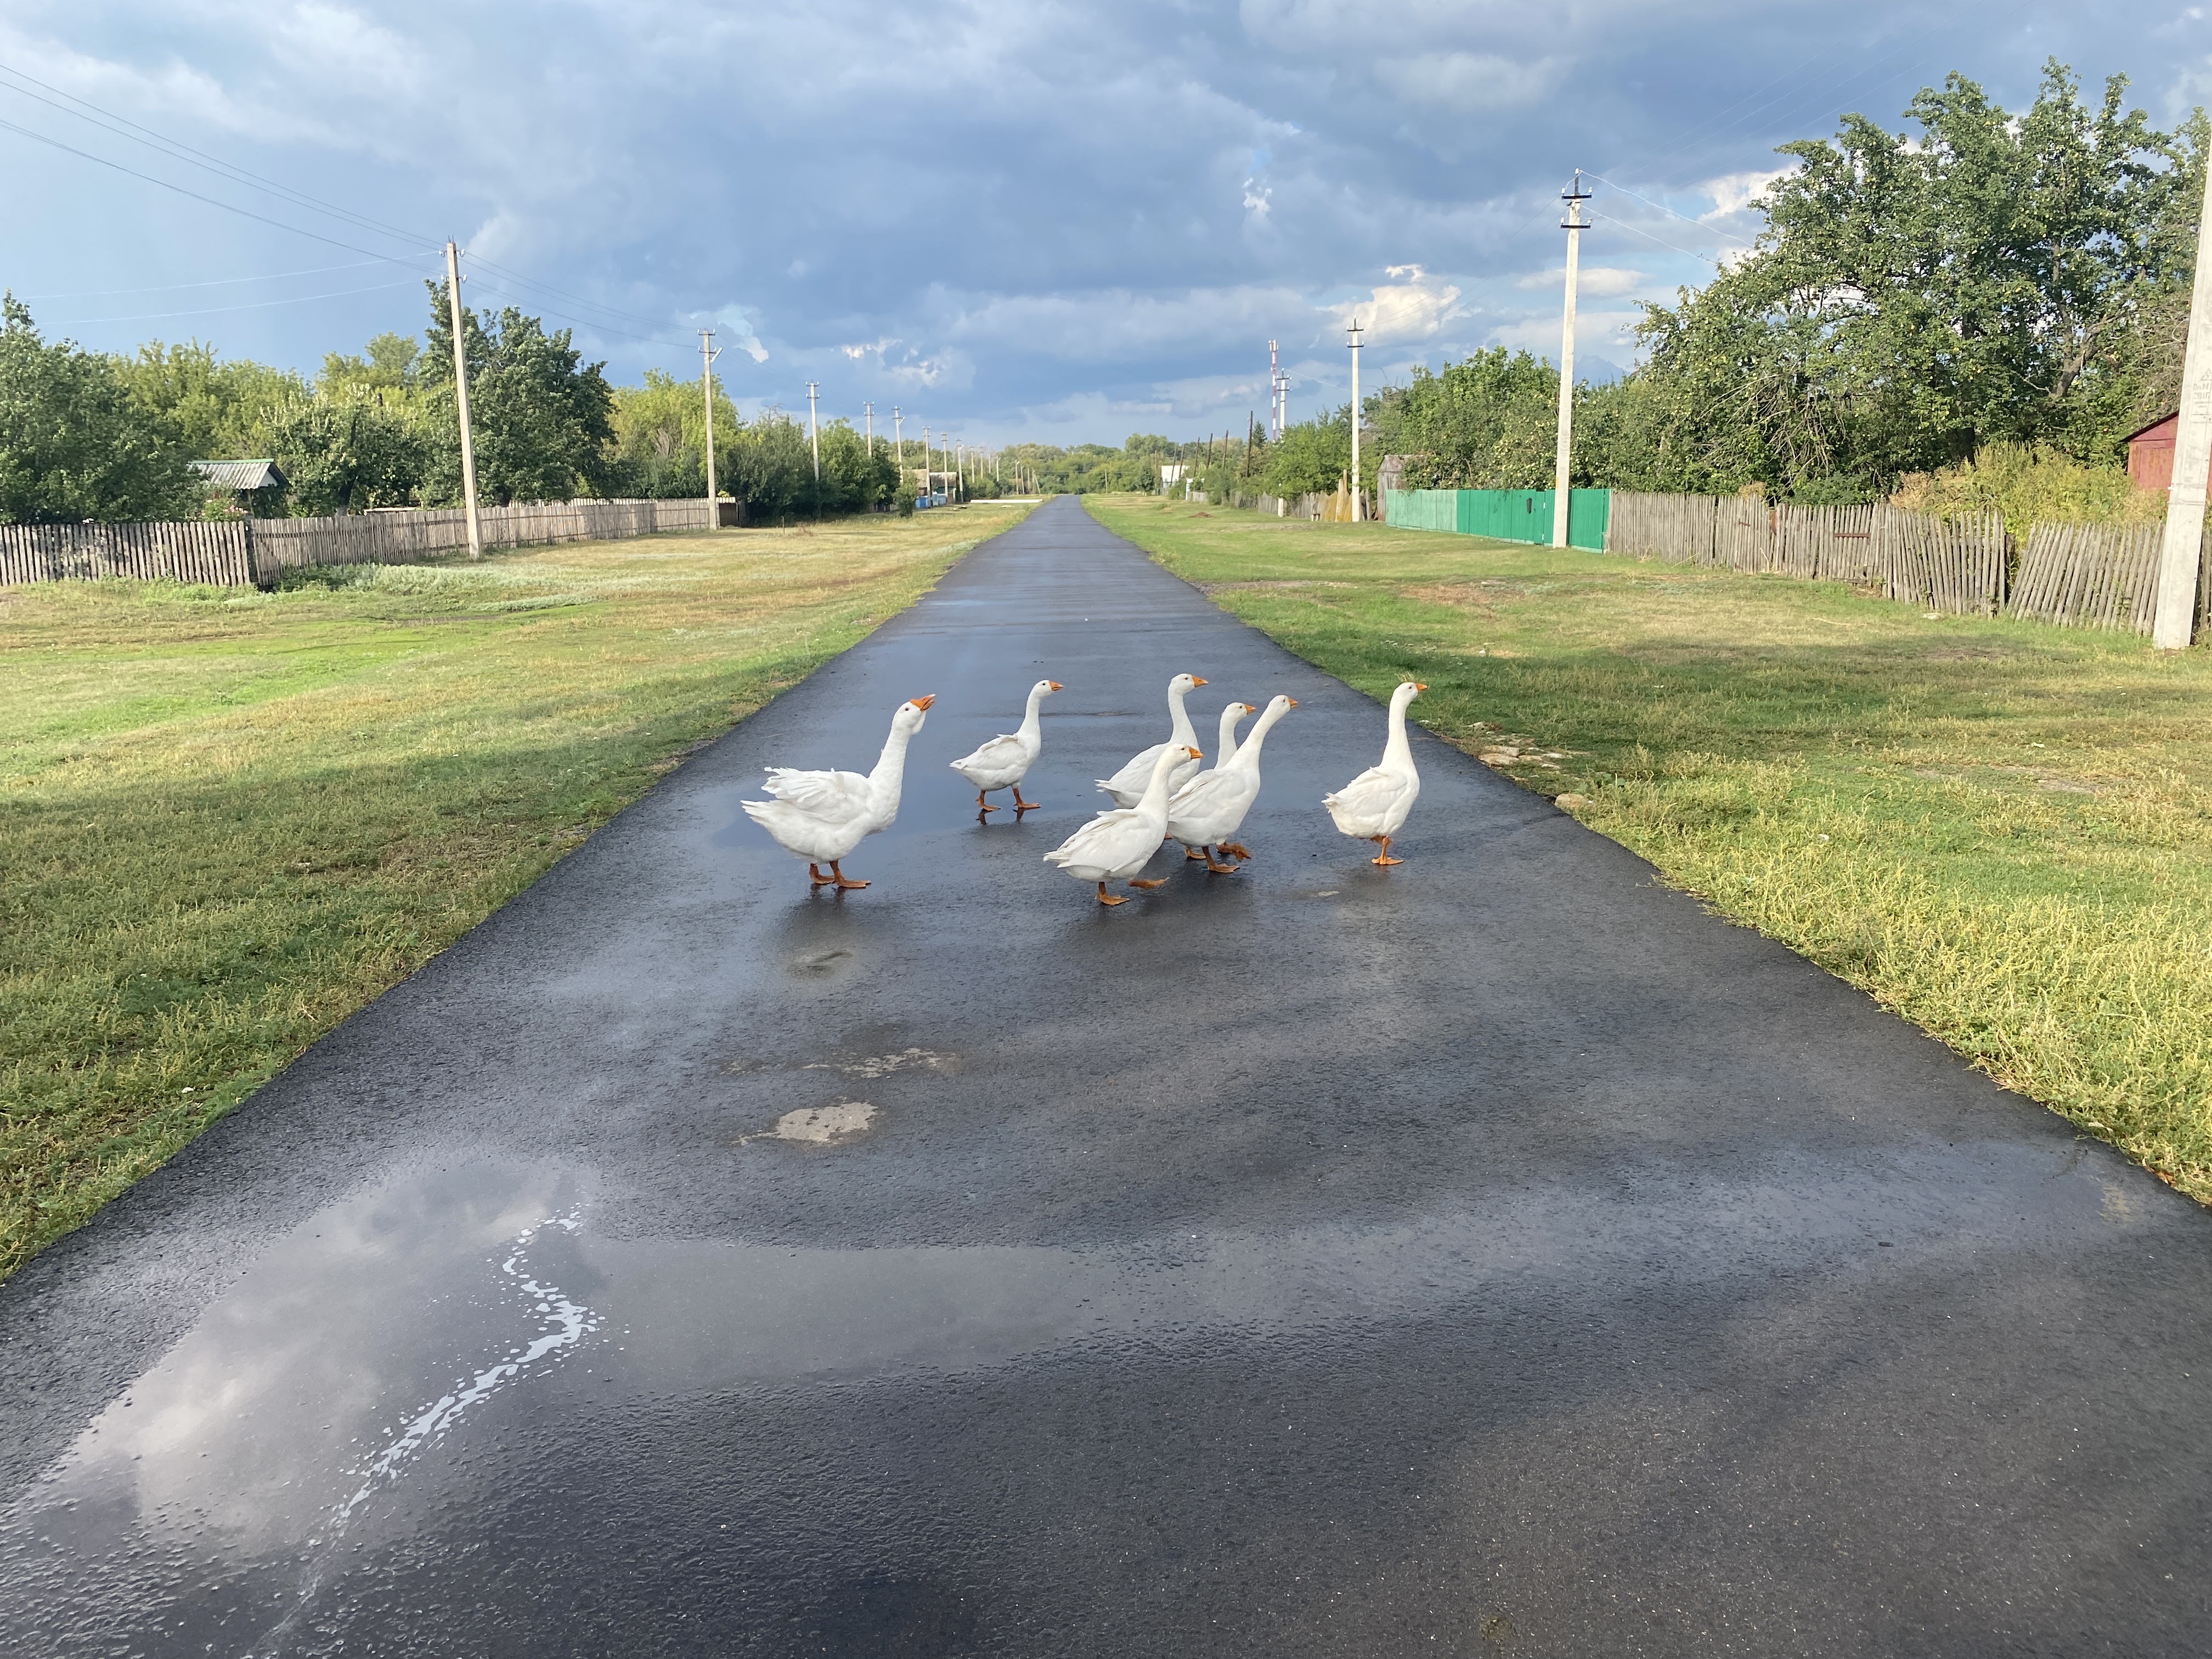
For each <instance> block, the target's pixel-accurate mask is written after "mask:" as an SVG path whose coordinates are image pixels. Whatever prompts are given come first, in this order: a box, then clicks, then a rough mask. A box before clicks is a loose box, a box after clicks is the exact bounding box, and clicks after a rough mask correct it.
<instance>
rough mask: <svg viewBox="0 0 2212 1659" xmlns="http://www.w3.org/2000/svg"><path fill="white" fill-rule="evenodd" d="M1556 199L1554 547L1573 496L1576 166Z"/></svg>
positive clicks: (1579, 200)
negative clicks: (1559, 242)
mask: <svg viewBox="0 0 2212 1659" xmlns="http://www.w3.org/2000/svg"><path fill="white" fill-rule="evenodd" d="M1559 199H1560V200H1561V201H1563V202H1565V204H1567V216H1566V217H1565V218H1564V219H1562V220H1560V221H1559V228H1560V229H1562V230H1564V231H1565V232H1566V233H1567V311H1566V321H1565V324H1564V325H1563V329H1564V331H1563V333H1562V335H1561V337H1560V341H1559V456H1558V459H1557V460H1556V461H1555V462H1554V464H1553V468H1552V545H1553V546H1554V547H1565V545H1566V544H1567V517H1568V513H1569V511H1570V509H1571V506H1572V503H1573V500H1574V495H1573V492H1572V490H1571V489H1569V487H1568V483H1569V480H1570V479H1571V477H1573V464H1574V454H1575V269H1576V264H1577V261H1578V259H1579V258H1580V256H1581V253H1582V241H1583V215H1582V207H1583V203H1584V202H1587V201H1589V191H1586V190H1584V189H1583V175H1582V170H1581V169H1580V168H1577V169H1576V171H1575V182H1574V183H1573V184H1572V185H1571V186H1569V187H1568V188H1567V189H1565V190H1563V191H1560V192H1559Z"/></svg>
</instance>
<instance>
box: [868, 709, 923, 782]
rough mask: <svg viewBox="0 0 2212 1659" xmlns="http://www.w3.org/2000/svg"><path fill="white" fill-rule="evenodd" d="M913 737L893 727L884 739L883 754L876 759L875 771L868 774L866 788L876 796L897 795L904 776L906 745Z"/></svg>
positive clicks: (909, 733) (911, 734) (910, 733)
mask: <svg viewBox="0 0 2212 1659" xmlns="http://www.w3.org/2000/svg"><path fill="white" fill-rule="evenodd" d="M913 735H914V734H913V733H912V732H903V731H901V730H900V729H899V727H898V726H896V725H894V726H892V727H891V734H890V736H889V737H888V738H884V752H883V753H882V754H880V755H878V757H876V769H875V770H874V771H872V772H871V773H869V774H868V787H870V788H871V789H872V790H874V791H875V792H876V793H878V795H882V794H896V793H898V788H899V784H900V782H901V781H902V780H903V779H904V778H905V776H906V746H907V743H908V740H909V739H910V738H912V737H913Z"/></svg>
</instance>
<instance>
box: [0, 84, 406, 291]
mask: <svg viewBox="0 0 2212 1659" xmlns="http://www.w3.org/2000/svg"><path fill="white" fill-rule="evenodd" d="M0 131H6V132H13V133H16V134H19V135H21V137H25V138H29V139H32V140H34V141H35V142H37V143H41V144H50V145H52V147H53V148H54V149H58V150H64V151H66V152H67V153H68V154H70V155H76V156H82V158H83V159H84V160H86V161H96V162H98V163H99V164H100V166H101V167H112V168H114V169H115V171H116V172H118V173H129V174H130V175H131V177H132V178H133V179H144V180H145V181H146V182H147V183H148V184H149V185H160V186H161V188H162V189H163V190H173V191H176V193H177V194H178V195H179V196H188V197H191V199H192V200H193V201H195V202H204V203H206V204H208V205H209V206H210V207H217V208H221V209H222V210H223V211H224V212H226V213H235V214H237V215H239V216H240V217H241V218H246V219H252V220H256V221H258V222H260V223H262V224H264V225H272V226H274V227H275V228H276V229H278V230H289V231H290V232H291V233H292V234H294V235H295V236H305V237H307V239H308V240H311V241H317V242H327V243H329V244H330V245H331V246H332V247H342V248H343V249H345V251H346V252H349V253H366V254H367V255H368V257H369V258H372V259H379V260H382V261H383V262H385V263H386V264H395V265H404V264H409V263H410V261H412V260H415V259H426V258H430V257H431V255H432V254H433V253H434V252H435V251H436V250H435V249H426V250H422V251H421V252H416V253H413V254H407V255H400V254H392V253H379V252H377V251H376V250H375V249H374V248H373V247H362V246H360V244H358V243H356V242H341V241H340V240H338V239H337V237H335V236H325V235H324V234H322V233H321V232H320V231H314V230H302V229H301V228H300V227H299V226H297V225H288V224H286V223H285V222H283V220H282V219H272V218H270V216H268V215H267V214H265V213H256V212H254V211H253V210H252V209H250V208H242V207H240V206H239V205H238V204H236V203H234V202H226V201H223V200H222V199H220V198H219V197H213V196H203V195H202V194H200V192H199V191H196V190H186V189H185V187H184V186H183V185H176V184H171V183H170V182H169V181H168V180H167V179H157V178H155V176H154V175H153V174H152V173H141V172H139V171H138V169H137V168H136V167H125V166H124V165H123V163H122V162H120V161H109V160H108V159H107V158H106V156H105V155H94V154H93V153H92V152H91V151H90V150H88V149H77V148H76V145H74V144H65V143H62V141H61V140H60V139H58V138H49V137H46V134H45V133H43V132H36V131H33V130H32V129H31V128H29V127H24V126H18V125H15V122H13V121H9V120H0Z"/></svg>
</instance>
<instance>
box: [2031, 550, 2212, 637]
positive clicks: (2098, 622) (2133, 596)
mask: <svg viewBox="0 0 2212 1659" xmlns="http://www.w3.org/2000/svg"><path fill="white" fill-rule="evenodd" d="M2164 538H2165V526H2162V525H2155V524H2125V525H2103V524H2039V525H2037V526H2035V527H2034V528H2033V530H2031V531H2029V532H2028V536H2027V550H2026V551H2025V552H2024V553H2022V554H2021V559H2020V575H2019V577H2018V579H2017V580H2015V582H2014V584H2013V596H2012V605H2011V614H2012V615H2014V616H2015V617H2033V618H2034V619H2035V620H2036V621H2038V622H2047V623H2057V624H2058V625H2059V626H2060V627H2061V628H2102V629H2125V630H2127V631H2128V632H2130V633H2136V634H2148V633H2149V632H2150V631H2151V623H2152V621H2153V620H2154V618H2155V617H2156V616H2157V614H2158V585H2159V584H2158V574H2159V572H2158V566H2159V550H2160V544H2161V543H2162V542H2163V540H2164ZM2208 617H2212V532H2208V533H2207V535H2206V537H2205V544H2204V548H2203V551H2202V552H2200V553H2199V555H2198V556H2197V615H2196V617H2195V627H2196V629H2197V631H2199V632H2201V631H2203V629H2204V627H2205V625H2206V621H2207V618H2208Z"/></svg>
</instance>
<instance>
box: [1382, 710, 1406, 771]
mask: <svg viewBox="0 0 2212 1659" xmlns="http://www.w3.org/2000/svg"><path fill="white" fill-rule="evenodd" d="M1412 701H1413V699H1412V698H1411V697H1393V698H1391V699H1390V740H1389V742H1388V743H1386V744H1383V765H1385V766H1411V765H1412V764H1413V744H1412V743H1410V742H1409V741H1407V737H1406V705H1407V703H1409V702H1412Z"/></svg>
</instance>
